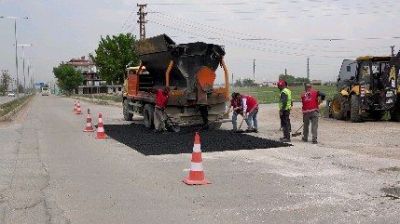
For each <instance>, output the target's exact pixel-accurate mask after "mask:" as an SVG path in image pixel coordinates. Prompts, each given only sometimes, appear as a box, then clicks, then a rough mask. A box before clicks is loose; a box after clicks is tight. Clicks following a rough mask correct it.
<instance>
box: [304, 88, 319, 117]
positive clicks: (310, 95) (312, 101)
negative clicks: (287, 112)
mask: <svg viewBox="0 0 400 224" xmlns="http://www.w3.org/2000/svg"><path fill="white" fill-rule="evenodd" d="M301 102H302V103H303V108H302V111H303V113H309V112H314V111H318V109H319V108H318V92H317V91H315V90H313V89H311V90H310V91H308V92H304V93H302V94H301Z"/></svg>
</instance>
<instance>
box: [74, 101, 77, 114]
mask: <svg viewBox="0 0 400 224" xmlns="http://www.w3.org/2000/svg"><path fill="white" fill-rule="evenodd" d="M76 109H77V106H76V101H75V103H74V112H76Z"/></svg>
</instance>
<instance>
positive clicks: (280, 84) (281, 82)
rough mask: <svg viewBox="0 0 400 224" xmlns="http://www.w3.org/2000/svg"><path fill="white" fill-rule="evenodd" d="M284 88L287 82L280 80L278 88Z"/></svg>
mask: <svg viewBox="0 0 400 224" xmlns="http://www.w3.org/2000/svg"><path fill="white" fill-rule="evenodd" d="M283 87H286V82H285V80H282V79H281V80H279V81H278V88H283Z"/></svg>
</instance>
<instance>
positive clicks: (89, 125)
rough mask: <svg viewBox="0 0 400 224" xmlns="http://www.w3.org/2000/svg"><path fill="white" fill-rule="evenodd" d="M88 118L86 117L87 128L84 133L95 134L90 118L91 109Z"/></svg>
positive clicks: (88, 111)
mask: <svg viewBox="0 0 400 224" xmlns="http://www.w3.org/2000/svg"><path fill="white" fill-rule="evenodd" d="M87 113H88V114H87V117H86V127H85V129H83V131H84V132H94V128H93V125H92V116H90V109H88V110H87Z"/></svg>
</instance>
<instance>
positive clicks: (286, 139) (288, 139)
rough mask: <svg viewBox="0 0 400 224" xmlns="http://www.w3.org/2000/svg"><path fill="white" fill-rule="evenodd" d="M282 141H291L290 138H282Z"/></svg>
mask: <svg viewBox="0 0 400 224" xmlns="http://www.w3.org/2000/svg"><path fill="white" fill-rule="evenodd" d="M279 140H280V141H281V142H290V138H280V139H279Z"/></svg>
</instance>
